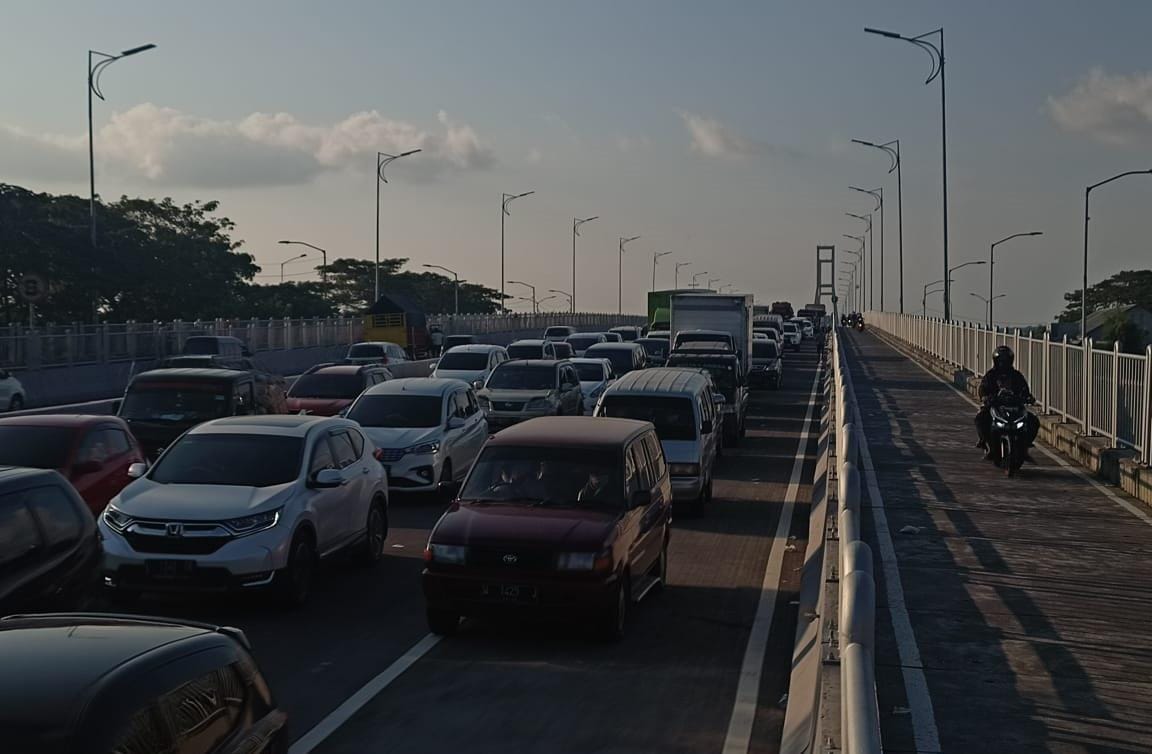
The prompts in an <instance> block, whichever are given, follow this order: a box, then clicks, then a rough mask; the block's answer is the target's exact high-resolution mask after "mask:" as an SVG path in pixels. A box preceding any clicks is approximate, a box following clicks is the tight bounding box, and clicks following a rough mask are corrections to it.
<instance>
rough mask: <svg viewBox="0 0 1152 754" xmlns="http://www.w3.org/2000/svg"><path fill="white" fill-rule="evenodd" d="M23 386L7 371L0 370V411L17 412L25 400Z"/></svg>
mask: <svg viewBox="0 0 1152 754" xmlns="http://www.w3.org/2000/svg"><path fill="white" fill-rule="evenodd" d="M26 395H27V394H26V393H25V392H24V386H23V385H21V384H20V380H18V379H16V378H15V377H14V376H13V375H12V373H11V372H9V371H8V370H7V369H0V411H19V410H20V409H22V408H24V405H25V403H27V400H26V399H25V396H26Z"/></svg>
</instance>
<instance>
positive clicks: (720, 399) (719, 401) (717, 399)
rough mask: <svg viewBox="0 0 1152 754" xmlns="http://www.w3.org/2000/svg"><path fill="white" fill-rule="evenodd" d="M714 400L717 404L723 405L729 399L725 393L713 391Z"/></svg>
mask: <svg viewBox="0 0 1152 754" xmlns="http://www.w3.org/2000/svg"><path fill="white" fill-rule="evenodd" d="M712 402H713V403H715V404H716V405H717V406H722V405H724V404H725V403H727V402H728V399H727V398H725V397H724V394H723V393H712Z"/></svg>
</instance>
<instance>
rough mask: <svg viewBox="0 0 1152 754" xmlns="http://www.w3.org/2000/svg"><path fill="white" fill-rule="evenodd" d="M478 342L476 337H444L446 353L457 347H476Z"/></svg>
mask: <svg viewBox="0 0 1152 754" xmlns="http://www.w3.org/2000/svg"><path fill="white" fill-rule="evenodd" d="M477 342H478V341H477V340H476V336H475V335H445V336H444V349H443V350H444V351H447V350H448V349H449V348H455V347H456V346H472V345H476V343H477Z"/></svg>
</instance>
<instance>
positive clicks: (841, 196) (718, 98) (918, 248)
mask: <svg viewBox="0 0 1152 754" xmlns="http://www.w3.org/2000/svg"><path fill="white" fill-rule="evenodd" d="M865 26H872V27H878V28H882V29H890V30H894V31H897V32H900V33H903V34H906V35H916V34H921V33H924V32H929V31H932V30H934V29H937V28H940V27H943V29H944V33H945V35H946V36H945V43H946V47H945V52H946V56H947V58H946V59H947V64H946V79H947V87H948V88H947V98H948V99H947V102H948V113H947V128H948V141H947V155H948V161H949V176H948V178H949V182H948V191H949V202H950V210H949V221H950V263H951V264H952V265H953V266H955V265H957V264H960V263H962V262H967V261H975V260H986V259H987V258H988V251H989V244H990V243H991V242H992V241H995V240H997V239H999V238H1002V237H1004V236H1007V235H1010V234H1013V233H1017V232H1024V231H1033V230H1038V231H1042V232H1043V233H1044V235H1043V236H1040V237H1035V238H1021V239H1017V240H1014V241H1011V242H1008V243H1006V244H1004V245H1002V246H1000V247H998V249H997V259H998V262H997V264H996V293H997V294H1006V296H1005V298H1002V299H1000V300H999V301H997V304H996V312H997V319H998V320H1000V321H1003V322H1006V323H1020V324H1023V323H1033V322H1040V321H1044V320H1047V319H1049V318H1051V317H1052V316H1053V315H1054V314H1056V313H1057V312H1058V311H1059V310H1060V309H1061V308H1062V306H1063V303H1062V297H1063V293H1064V292H1065V291H1070V290H1073V289H1076V288H1079V285H1080V282H1079V281H1080V275H1081V259H1082V244H1083V206H1084V205H1083V202H1084V198H1083V197H1084V187H1085V186H1086V185H1088V184H1091V183H1095V182H1097V181H1100V180H1103V179H1104V178H1107V177H1109V176H1111V175H1113V174H1115V173H1117V172H1121V171H1125V170H1134V169H1148V168H1152V61H1150V60H1149V58H1148V56H1147V39H1146V36H1147V30H1148V29H1149V28H1152V3H1150V2H1147V0H1097V2H1092V3H1085V2H1075V1H1074V0H1015V1H1014V2H1011V3H1005V2H1002V0H1001V1H999V2H996V1H993V0H966V2H963V3H958V2H952V3H945V2H933V1H930V0H858V1H856V2H848V1H847V0H842V1H839V2H833V1H831V0H804V1H803V2H800V1H799V0H794V1H791V2H784V1H781V0H760V1H758V2H752V1H749V2H737V1H735V0H732V1H725V0H717V1H716V2H711V3H704V2H682V1H680V0H627V1H626V2H625V1H622V0H616V2H605V1H601V0H584V2H580V3H573V2H559V1H554V0H533V1H532V2H528V1H527V0H524V1H522V2H512V1H511V0H485V1H484V2H475V1H474V0H458V1H454V2H447V1H443V2H441V1H436V0H424V2H420V3H410V2H409V3H397V2H387V1H385V0H374V1H371V2H369V1H367V0H328V2H325V3H323V4H321V3H316V2H301V1H297V0H246V1H245V2H235V1H234V0H233V1H232V2H224V1H221V0H202V1H201V2H197V3H157V2H148V1H143V0H118V2H114V3H92V2H82V1H80V0H52V1H51V2H49V1H40V0H9V2H7V3H5V11H4V21H3V23H2V24H0V61H2V63H3V64H2V65H0V94H2V97H0V103H2V104H0V182H6V183H15V184H18V185H21V186H25V187H28V188H31V189H35V190H40V191H50V192H55V193H63V192H67V193H76V194H79V195H82V196H86V195H87V181H88V171H87V168H88V165H87V131H86V128H87V126H86V106H87V100H86V98H85V91H84V78H83V76H84V73H83V66H84V63H85V58H86V55H87V50H89V49H95V50H100V51H104V52H116V51H119V50H123V49H127V48H131V47H134V46H137V45H140V44H145V43H154V44H156V45H157V47H156V49H154V50H151V51H149V52H146V53H142V54H140V55H138V56H134V57H130V58H126V59H123V60H120V61H117V62H116V63H115V64H114V65H112V66H110V67H109V68H108V69H107V70H106V72H105V74H104V76H103V78H102V80H101V85H102V89H103V91H104V94H105V96H106V100H105V101H100V100H96V102H95V114H94V119H95V121H94V122H95V130H96V137H95V140H94V143H95V151H96V155H97V160H96V181H97V190H98V192H99V193H100V194H101V195H102V196H104V197H107V198H115V197H119V196H120V195H122V194H127V195H131V196H152V197H161V196H171V197H172V198H174V199H176V200H178V201H192V200H196V199H218V200H220V201H221V207H222V213H223V214H225V215H227V216H228V217H230V218H231V219H233V220H234V221H235V222H236V225H237V227H236V237H237V238H239V239H242V240H243V241H244V245H243V249H244V250H245V251H247V252H249V253H251V254H253V255H254V256H255V257H256V260H257V262H258V263H259V264H260V265H261V266H262V267H263V272H262V275H263V277H261V278H259V281H260V282H276V281H277V280H278V279H279V272H280V263H281V262H283V261H285V260H286V259H288V258H290V257H292V256H295V255H296V254H298V253H300V252H307V251H308V250H307V249H305V248H303V247H287V246H282V245H278V244H277V243H276V242H277V241H278V240H280V239H299V240H303V241H307V242H309V243H312V244H315V245H318V246H321V247H324V248H325V249H327V250H328V252H329V258H330V259H332V258H336V257H358V258H363V259H371V258H373V256H374V253H375V237H376V236H375V234H376V227H377V226H376V207H375V201H376V185H375V184H374V177H373V167H374V161H375V157H374V153H375V152H376V151H377V150H379V151H383V152H388V153H395V152H398V151H403V150H407V149H413V148H420V149H422V150H423V151H422V152H420V153H419V154H416V155H413V156H411V157H405V158H403V159H401V160H398V161H397V162H395V163H393V164H392V165H390V166H389V168H388V170H387V172H386V176H387V178H388V183H386V184H380V186H379V189H380V203H379V214H380V223H379V233H380V253H381V256H383V257H407V258H409V259H410V260H411V263H410V264H411V265H412V267H413V268H417V269H418V266H419V265H422V264H438V265H443V266H445V267H448V268H451V269H453V270H455V271H456V272H458V273H459V274H460V276H461V277H462V278H464V279H467V280H470V281H475V282H478V283H482V284H486V285H490V286H492V287H499V283H500V215H499V202H500V199H501V196H502V194H503V193H505V192H507V193H521V192H526V191H534V192H536V193H535V194H533V195H531V196H528V197H525V198H523V199H518V200H516V201H515V202H514V203H513V204H512V205H511V208H510V209H511V214H510V215H509V216H508V217H506V218H505V221H506V226H505V231H506V243H505V263H506V274H505V278H506V279H513V280H522V281H526V282H528V283H531V284H533V285H535V286H536V289H537V296H538V297H540V298H543V297H544V296H546V295H550V294H548V293H547V291H548V290H549V289H558V290H564V291H568V290H570V288H571V283H572V230H571V229H572V220H573V218H574V217H589V216H593V215H597V216H599V219H597V220H595V221H593V222H590V223H587V224H585V225H584V226H583V227H582V228H581V237H580V238H579V239H578V246H577V254H578V260H577V271H576V278H577V279H576V296H577V308H579V309H581V310H585V311H614V310H615V307H616V306H617V282H618V277H617V266H618V262H619V259H618V251H617V245H618V239H619V238H620V237H621V236H637V235H638V236H640V238H639V239H638V240H636V241H635V242H633V243H631V244H629V245H628V247H627V251H626V253H625V255H624V259H623V273H622V278H621V279H620V284H621V288H622V291H623V294H622V295H623V308H624V310H625V311H633V312H636V311H643V309H644V293H645V292H646V291H647V290H648V289H649V288H650V287H651V285H652V261H653V254H655V253H658V252H671V253H670V254H669V255H667V256H664V257H662V258H661V259H660V260H659V265H658V268H657V271H656V272H657V280H656V285H657V287H660V288H667V287H672V285H673V283H674V264H675V263H676V262H681V263H683V262H687V263H689V264H688V265H687V266H685V267H683V268H682V269H681V271H680V279H679V283H680V285H681V286H684V285H686V284H687V282H688V279H689V277H690V275H691V274H692V273H705V272H706V273H707V274H706V275H702V276H701V278H700V282H701V283H704V282H706V281H707V280H710V279H713V278H716V279H718V280H717V282H716V283H715V285H717V286H718V285H722V284H731V285H733V286H735V287H736V289H737V290H740V291H744V292H749V293H753V294H754V295H755V296H756V298H757V300H758V301H759V300H768V301H772V300H780V299H787V300H790V301H793V302H794V303H808V302H809V301H810V300H811V299H812V296H813V292H814V290H815V285H816V283H815V273H816V261H815V260H816V247H817V245H836V246H837V248H838V250H840V249H843V248H855V242H854V241H851V240H849V239H846V238H844V237H843V234H853V235H858V234H859V233H861V232H862V231H863V230H864V228H865V227H866V226H865V225H864V223H863V222H860V221H857V220H854V219H852V218H850V217H847V216H846V215H845V213H846V212H853V213H857V214H864V213H867V212H869V211H871V210H872V209H873V208H874V206H875V204H874V202H873V201H872V200H871V198H870V197H868V196H866V195H863V194H859V193H856V192H853V191H850V190H849V189H848V186H850V185H856V186H863V187H865V188H876V187H880V186H882V187H884V191H885V198H886V200H887V201H886V205H885V215H886V217H885V226H886V228H885V230H886V235H885V244H884V247H885V253H884V281H885V301H884V304H885V307H886V308H887V309H895V308H897V306H898V298H897V293H896V291H897V287H898V286H897V279H898V261H897V260H898V244H897V232H896V229H897V212H896V185H895V180H894V175H890V174H889V173H888V172H887V171H888V167H889V162H888V160H887V158H886V157H885V155H884V154H883V153H881V152H879V151H876V150H873V149H869V148H866V147H860V146H857V145H853V144H852V143H851V139H853V138H858V139H864V140H868V141H874V142H886V141H889V140H891V139H899V140H900V142H901V150H902V154H903V162H904V164H903V228H904V233H903V257H904V307H905V310H906V311H910V312H919V311H920V308H921V297H922V292H923V287H922V286H923V285H924V284H925V283H928V282H930V281H933V280H938V279H940V278H942V277H943V276H944V275H943V256H942V231H941V226H942V223H941V220H942V210H941V187H942V183H941V114H940V89H939V85H938V83H937V82H933V83H932V84H930V85H925V83H924V80H925V78H926V77H927V76H928V74H929V73H930V71H931V62H930V59H929V56H928V55H927V54H926V53H924V52H922V51H920V50H918V49H916V48H915V47H914V46H913V45H910V44H907V43H905V42H901V41H899V40H890V39H885V38H881V37H877V36H874V35H869V34H865V33H864V31H863V29H864V27H865ZM1150 206H1152V176H1150V177H1145V176H1135V177H1132V178H1129V179H1126V180H1124V181H1122V182H1117V183H1114V184H1110V185H1109V186H1107V187H1105V188H1102V189H1099V190H1097V191H1095V192H1094V193H1093V195H1092V213H1091V214H1092V236H1091V261H1090V271H1089V279H1090V281H1098V280H1100V279H1103V278H1104V277H1107V276H1108V275H1111V274H1113V273H1115V272H1117V271H1119V270H1122V269H1134V268H1144V267H1148V266H1149V262H1150V261H1152V253H1150V243H1149V234H1148V233H1147V232H1145V231H1144V223H1143V222H1142V221H1143V220H1144V219H1145V218H1146V216H1147V214H1148V209H1149V207H1150ZM874 236H875V240H876V246H877V252H879V246H880V241H881V234H880V220H879V215H878V214H877V216H876V219H875V228H874ZM879 257H880V254H879V253H877V254H876V255H875V256H874V257H873V262H874V274H873V280H874V282H875V284H876V292H875V296H876V298H875V302H876V305H877V306H878V305H879V303H880V301H879V278H880V260H879ZM838 258H839V260H840V262H841V264H847V263H848V261H849V260H851V259H852V257H851V256H850V255H848V254H844V253H839V254H838ZM318 261H319V260H318V259H312V258H306V259H303V260H299V261H296V262H292V263H290V264H288V265H286V267H285V269H286V271H287V273H288V274H289V275H290V276H291V277H290V278H289V279H293V280H308V279H315V278H316V275H315V273H314V271H312V270H311V266H312V265H314V264H315V263H317V262H318ZM987 272H988V267H987V265H981V266H970V267H967V268H965V269H962V270H957V271H956V272H955V273H954V280H955V282H954V283H953V294H952V297H953V304H954V313H955V315H957V316H959V317H963V318H970V319H982V318H983V317H984V311H985V310H984V304H983V302H981V301H980V300H978V299H977V298H975V297H974V296H972V295H970V293H972V292H975V293H979V294H980V295H985V296H986V295H987V292H988V274H987ZM173 274H178V271H176V270H174V271H173ZM508 291H509V293H513V294H516V295H526V294H527V289H526V288H524V287H522V286H518V285H511V286H508ZM564 303H565V299H564V298H563V297H558V298H555V299H552V300H550V301H546V302H544V303H543V304H542V308H544V309H552V308H560V305H562V304H564ZM520 305H521V306H527V304H526V302H520ZM941 305H942V304H941V297H940V295H939V294H936V295H934V296H930V297H929V300H928V309H929V311H935V312H939V311H940V309H941Z"/></svg>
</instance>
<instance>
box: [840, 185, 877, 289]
mask: <svg viewBox="0 0 1152 754" xmlns="http://www.w3.org/2000/svg"><path fill="white" fill-rule="evenodd" d="M848 188H849V189H851V190H852V191H859V192H860V193H861V194H868V195H869V196H871V197H872V198H873V199H875V200H876V209H877V210H879V212H880V311H884V187H883V186H881V187H880V188H875V189H862V188H856V187H855V186H849V187H848ZM868 233H869V236H868V242H869V243H871V242H872V236H871V233H872V226H871V224H869V226H868ZM868 264H869V265H870V266H869V267H868V279H869V280H871V279H872V272H873V267H874V266H875V264H876V247H875V246H873V247H872V256H871V257H869V259H868Z"/></svg>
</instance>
